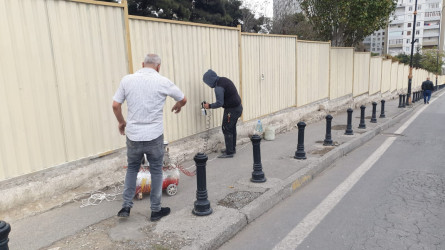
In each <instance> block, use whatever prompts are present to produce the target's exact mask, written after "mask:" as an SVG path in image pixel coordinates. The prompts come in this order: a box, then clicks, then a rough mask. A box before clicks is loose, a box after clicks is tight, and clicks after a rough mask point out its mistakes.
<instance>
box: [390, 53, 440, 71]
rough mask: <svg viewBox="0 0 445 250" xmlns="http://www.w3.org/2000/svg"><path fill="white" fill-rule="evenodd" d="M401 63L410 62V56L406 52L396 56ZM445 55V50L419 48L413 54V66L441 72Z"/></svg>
mask: <svg viewBox="0 0 445 250" xmlns="http://www.w3.org/2000/svg"><path fill="white" fill-rule="evenodd" d="M396 57H397V58H398V59H399V61H400V62H401V63H405V64H409V63H410V56H409V55H405V54H398V55H397V56H396ZM444 57H445V53H444V52H439V51H438V50H437V49H436V48H433V49H424V50H422V51H421V50H420V49H417V52H416V53H415V54H414V55H413V68H421V69H425V70H427V71H429V72H433V73H435V74H437V73H438V74H441V68H442V66H443V65H444V61H443V59H442V58H444Z"/></svg>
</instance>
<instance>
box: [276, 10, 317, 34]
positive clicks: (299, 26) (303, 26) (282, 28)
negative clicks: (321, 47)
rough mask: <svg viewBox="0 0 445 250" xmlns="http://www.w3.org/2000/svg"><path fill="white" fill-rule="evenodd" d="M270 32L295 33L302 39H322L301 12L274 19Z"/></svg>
mask: <svg viewBox="0 0 445 250" xmlns="http://www.w3.org/2000/svg"><path fill="white" fill-rule="evenodd" d="M271 33H274V34H282V35H297V36H298V38H299V39H302V40H322V39H321V38H320V37H319V36H318V34H317V32H316V31H315V29H314V27H313V26H312V24H311V23H310V22H309V20H308V19H307V18H306V17H305V15H304V14H303V13H295V14H291V15H286V16H284V17H283V18H281V19H280V20H276V21H274V24H273V28H272V32H271Z"/></svg>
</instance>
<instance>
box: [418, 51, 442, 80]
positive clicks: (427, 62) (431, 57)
mask: <svg viewBox="0 0 445 250" xmlns="http://www.w3.org/2000/svg"><path fill="white" fill-rule="evenodd" d="M444 56H445V53H444V52H443V51H442V52H439V50H437V49H424V50H423V51H422V59H421V60H420V62H421V65H422V68H424V69H425V70H428V71H429V72H433V73H434V74H439V75H440V74H441V68H442V65H443V64H444V62H443V59H442V58H443V57H444Z"/></svg>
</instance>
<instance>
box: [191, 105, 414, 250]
mask: <svg viewBox="0 0 445 250" xmlns="http://www.w3.org/2000/svg"><path fill="white" fill-rule="evenodd" d="M418 107H419V106H418V105H415V104H414V105H413V107H412V108H409V109H405V110H404V111H403V112H402V113H400V114H396V116H395V117H393V118H391V119H389V120H388V121H385V122H384V123H382V124H380V125H378V126H377V127H375V128H373V129H372V130H370V131H368V132H366V133H364V134H362V135H360V136H359V137H356V138H354V139H352V140H351V141H349V142H346V143H344V144H342V145H340V146H338V147H336V148H334V149H333V150H331V151H330V152H328V153H327V154H325V155H324V156H322V157H321V158H320V159H318V160H316V161H314V162H313V163H311V164H310V165H308V166H307V167H305V168H303V169H301V170H299V171H298V172H297V173H295V174H293V175H291V176H289V177H288V178H286V179H285V180H283V181H282V182H281V183H280V184H278V185H276V186H275V187H273V188H271V189H269V190H268V191H266V192H265V193H264V194H262V195H261V196H260V197H258V198H256V199H255V200H254V201H252V202H251V203H249V204H248V205H247V206H245V207H243V208H242V209H241V210H239V213H240V214H243V215H245V218H243V219H241V220H240V221H238V223H236V226H231V227H230V228H227V230H230V232H231V233H230V234H226V235H221V234H219V235H218V237H217V239H213V240H211V239H208V240H207V242H206V243H207V244H205V245H201V244H199V245H200V248H201V247H202V248H201V249H217V248H218V247H220V246H221V245H222V244H223V243H224V242H226V241H229V240H230V239H231V238H232V237H233V236H235V235H236V234H237V233H238V232H240V231H241V230H242V229H243V228H244V227H246V226H247V225H248V224H249V223H251V222H252V221H254V220H255V219H256V218H258V217H260V216H261V215H262V214H264V213H265V212H267V211H268V210H269V209H271V208H272V207H274V206H275V205H276V204H278V203H279V202H280V201H282V200H284V199H286V198H288V197H289V196H291V195H292V194H293V193H294V192H295V191H297V190H299V189H300V188H302V187H303V186H305V185H306V184H307V183H309V182H310V181H312V180H313V179H314V178H315V177H316V176H317V175H318V174H320V173H321V172H323V171H324V170H326V169H327V168H328V167H329V166H330V165H331V164H332V162H333V161H335V160H337V159H339V158H341V157H343V156H345V155H346V154H348V153H349V152H351V151H353V150H354V149H356V148H357V147H360V146H362V145H363V144H365V143H366V142H368V141H370V140H371V139H373V138H374V137H375V136H377V135H378V134H380V132H381V131H383V130H385V129H388V128H390V127H392V126H393V125H395V124H396V123H398V122H400V121H401V120H402V119H404V118H406V117H408V116H409V115H410V114H412V113H413V112H414V111H415V110H416V109H417V108H418ZM246 220H247V223H246ZM210 242H211V243H213V244H210V245H209V244H208V243H210ZM195 246H196V245H195Z"/></svg>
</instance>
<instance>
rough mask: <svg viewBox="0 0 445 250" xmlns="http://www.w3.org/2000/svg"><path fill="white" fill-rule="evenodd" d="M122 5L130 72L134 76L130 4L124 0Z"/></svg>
mask: <svg viewBox="0 0 445 250" xmlns="http://www.w3.org/2000/svg"><path fill="white" fill-rule="evenodd" d="M122 4H123V5H124V23H125V31H126V32H125V36H126V41H127V54H128V55H127V58H128V71H130V72H129V73H130V74H133V73H134V71H133V55H132V52H131V37H130V20H129V17H128V3H127V0H122Z"/></svg>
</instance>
